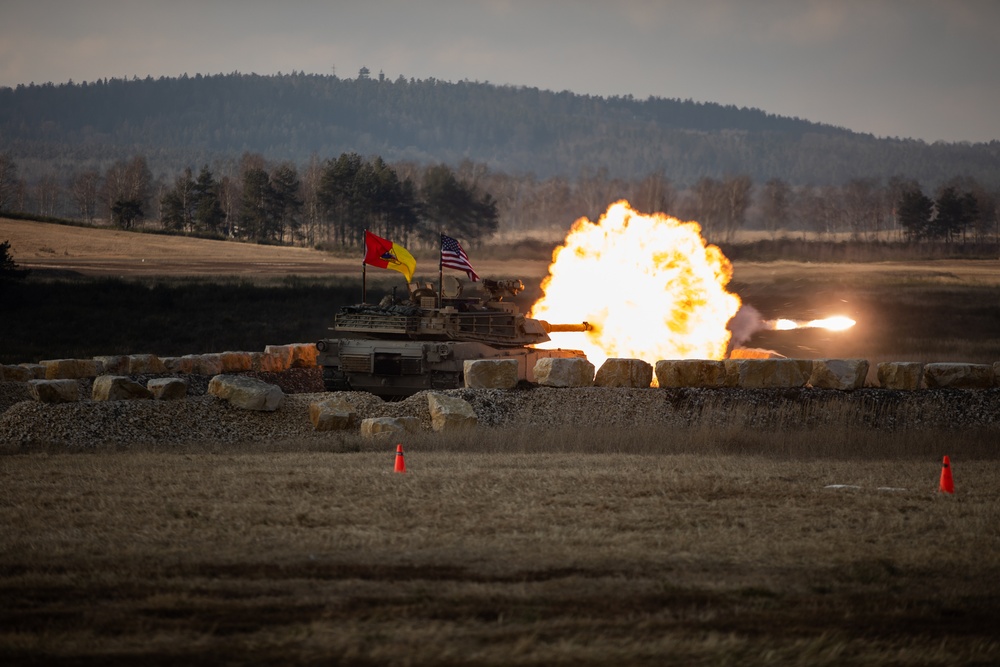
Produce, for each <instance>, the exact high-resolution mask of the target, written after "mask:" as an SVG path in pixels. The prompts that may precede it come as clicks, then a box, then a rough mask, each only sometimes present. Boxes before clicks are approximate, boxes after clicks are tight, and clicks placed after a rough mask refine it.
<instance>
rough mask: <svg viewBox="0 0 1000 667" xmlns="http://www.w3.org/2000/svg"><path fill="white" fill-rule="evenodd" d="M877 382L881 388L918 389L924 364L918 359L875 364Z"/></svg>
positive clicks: (922, 375)
mask: <svg viewBox="0 0 1000 667" xmlns="http://www.w3.org/2000/svg"><path fill="white" fill-rule="evenodd" d="M877 373H878V384H879V386H880V387H882V388H883V389H893V390H896V391H913V390H915V389H920V386H921V383H922V382H923V378H924V364H923V362H920V361H883V362H882V363H880V364H879V365H878V366H877Z"/></svg>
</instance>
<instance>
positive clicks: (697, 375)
mask: <svg viewBox="0 0 1000 667" xmlns="http://www.w3.org/2000/svg"><path fill="white" fill-rule="evenodd" d="M655 368H656V383H657V384H658V385H659V386H661V387H701V388H706V387H724V386H725V385H726V364H725V362H723V361H718V360H715V359H661V360H660V361H657V362H656V367H655Z"/></svg>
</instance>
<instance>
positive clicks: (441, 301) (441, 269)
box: [438, 232, 444, 308]
mask: <svg viewBox="0 0 1000 667" xmlns="http://www.w3.org/2000/svg"><path fill="white" fill-rule="evenodd" d="M442 236H444V233H443V232H438V308H444V259H443V258H442V255H441V237H442Z"/></svg>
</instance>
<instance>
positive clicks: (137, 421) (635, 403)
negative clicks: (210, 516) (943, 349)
mask: <svg viewBox="0 0 1000 667" xmlns="http://www.w3.org/2000/svg"><path fill="white" fill-rule="evenodd" d="M303 378H305V379H303ZM271 379H275V378H271ZM80 382H81V388H82V390H84V393H81V396H89V381H85V380H81V381H80ZM278 384H279V386H281V385H284V386H283V389H285V391H286V392H288V391H291V390H294V389H295V386H296V385H297V386H298V388H299V389H300V390H301V389H303V388H306V389H308V388H311V387H313V386H314V384H315V383H314V379H312V378H311V376H309V375H308V374H299V376H298V377H297V378H295V377H293V378H288V377H286V378H282V381H281V382H278ZM202 385H207V378H206V379H205V381H204V382H203V383H201V382H192V391H191V394H193V395H189V397H188V398H187V399H185V400H181V401H107V402H95V401H91V400H81V401H80V402H77V403H63V404H42V403H36V402H34V401H31V400H29V399H30V396H29V394H28V391H27V387H26V385H24V384H22V383H13V382H6V383H0V410H3V413H2V414H0V447H3V448H4V449H7V450H8V451H9V450H11V449H15V450H16V449H19V448H32V447H35V446H46V447H52V446H55V447H60V446H65V447H68V448H90V447H98V446H109V445H110V446H117V447H128V446H130V445H144V446H158V445H176V444H191V443H219V444H240V443H268V442H280V441H285V440H302V439H315V440H317V441H322V440H329V439H331V438H335V437H341V436H339V435H337V434H336V433H335V432H325V433H317V432H316V431H314V429H313V426H312V423H311V422H310V421H309V404H310V403H312V402H314V401H317V400H322V399H325V398H331V397H333V396H335V395H336V396H339V397H341V398H343V399H345V400H346V401H347V402H348V403H350V404H351V405H352V406H353V407H354V409H355V410H356V412H357V416H358V419H359V420H360V419H365V418H368V417H385V416H414V417H418V418H419V419H420V420H421V423H422V425H423V427H424V428H426V429H430V427H431V424H430V414H429V411H428V405H427V395H426V392H421V393H418V394H416V395H414V396H411V397H409V398H407V399H406V400H403V401H395V402H391V401H390V402H386V401H383V400H382V399H380V398H378V397H376V396H373V395H371V394H367V393H363V392H340V393H338V394H329V393H323V392H308V393H289V394H288V395H287V396H286V398H285V402H284V404H283V405H282V407H281V408H280V409H279V410H277V411H275V412H253V411H246V410H241V409H238V408H235V407H233V406H231V405H230V404H229V403H227V402H226V401H223V400H221V399H218V398H216V397H214V396H208V395H205V394H204V389H203V386H202ZM443 393H445V394H448V395H451V396H457V397H460V398H462V399H465V400H466V401H468V402H469V403H471V404H472V406H473V409H474V410H475V412H476V415H477V416H478V418H479V425H480V427H481V428H493V429H502V428H524V427H530V428H538V429H545V428H565V427H579V428H587V429H593V428H604V427H608V428H621V429H643V428H654V427H655V428H662V427H688V426H708V427H718V428H744V429H776V428H789V427H792V428H803V429H809V428H817V427H830V426H852V425H858V426H863V427H866V428H871V429H877V430H899V429H948V430H951V429H958V430H964V429H969V428H986V429H988V430H991V431H992V430H993V429H997V430H998V431H1000V389H987V390H978V391H960V390H920V391H910V392H901V391H891V390H884V389H862V390H858V391H854V392H838V391H831V390H820V389H808V388H806V389H776V390H748V389H655V388H654V389H610V388H601V387H589V388H581V389H555V388H546V387H536V388H532V389H524V390H516V391H502V390H481V389H477V390H473V389H453V390H449V391H446V392H443Z"/></svg>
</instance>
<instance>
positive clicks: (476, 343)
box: [316, 277, 590, 398]
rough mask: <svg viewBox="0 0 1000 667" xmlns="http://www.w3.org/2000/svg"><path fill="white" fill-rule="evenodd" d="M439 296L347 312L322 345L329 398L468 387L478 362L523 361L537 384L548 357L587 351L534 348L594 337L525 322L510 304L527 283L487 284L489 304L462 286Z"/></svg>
mask: <svg viewBox="0 0 1000 667" xmlns="http://www.w3.org/2000/svg"><path fill="white" fill-rule="evenodd" d="M447 280H448V281H450V284H448V283H446V285H447V287H446V289H445V290H444V291H443V292H442V294H441V295H440V297H439V295H438V293H437V292H436V291H435V290H434V289H433V288H432V287H431V286H430V285H427V286H425V287H419V286H417V285H414V284H411V285H410V293H409V295H408V298H406V299H396V298H395V296H387V297H386V298H384V299H382V301H381V302H380V303H379V304H378V305H369V304H360V305H355V306H347V307H345V308H342V309H341V311H340V313H339V314H338V315H337V316H336V319H335V321H334V325H333V327H332V328H331V331H334V332H335V334H334V337H331V338H324V339H322V340H320V341H318V342H317V343H316V347H317V349H318V351H319V356H318V358H317V363H318V365H319V366H321V367H322V368H323V382H324V385H325V386H326V389H327V391H367V392H370V393H373V394H377V395H379V396H382V397H386V398H399V397H404V396H410V395H412V394H415V393H417V392H418V391H421V390H424V389H455V388H458V387H462V386H463V385H464V381H465V380H464V376H463V370H464V364H465V361H466V360H470V359H516V360H517V362H518V377H519V379H520V380H524V381H527V382H534V381H535V377H534V367H535V362H536V361H538V360H539V359H542V358H544V357H562V358H566V357H584V354H583V352H581V351H579V350H562V349H538V348H534V347H531V346H532V345H535V344H538V343H544V342H546V341H548V340H549V333H551V332H554V331H589V330H590V325H588V324H587V323H586V322H581V323H578V324H549V323H548V322H545V321H544V320H535V319H532V318H530V317H525V316H524V315H522V314H521V313H520V312H518V308H517V306H516V305H515V304H513V303H511V302H509V301H504V300H503V299H504V298H505V297H507V296H511V297H513V296H516V295H517V293H518V292H520V291H521V290H523V289H524V285H523V284H522V283H521V281H520V280H490V279H485V280H483V281H482V283H481V284H482V288H483V290H484V292H485V293H486V297H487V298H485V299H484V298H482V297H473V298H465V297H462V283H461V282H460V281H459V280H458V279H457V278H453V277H448V278H447Z"/></svg>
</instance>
